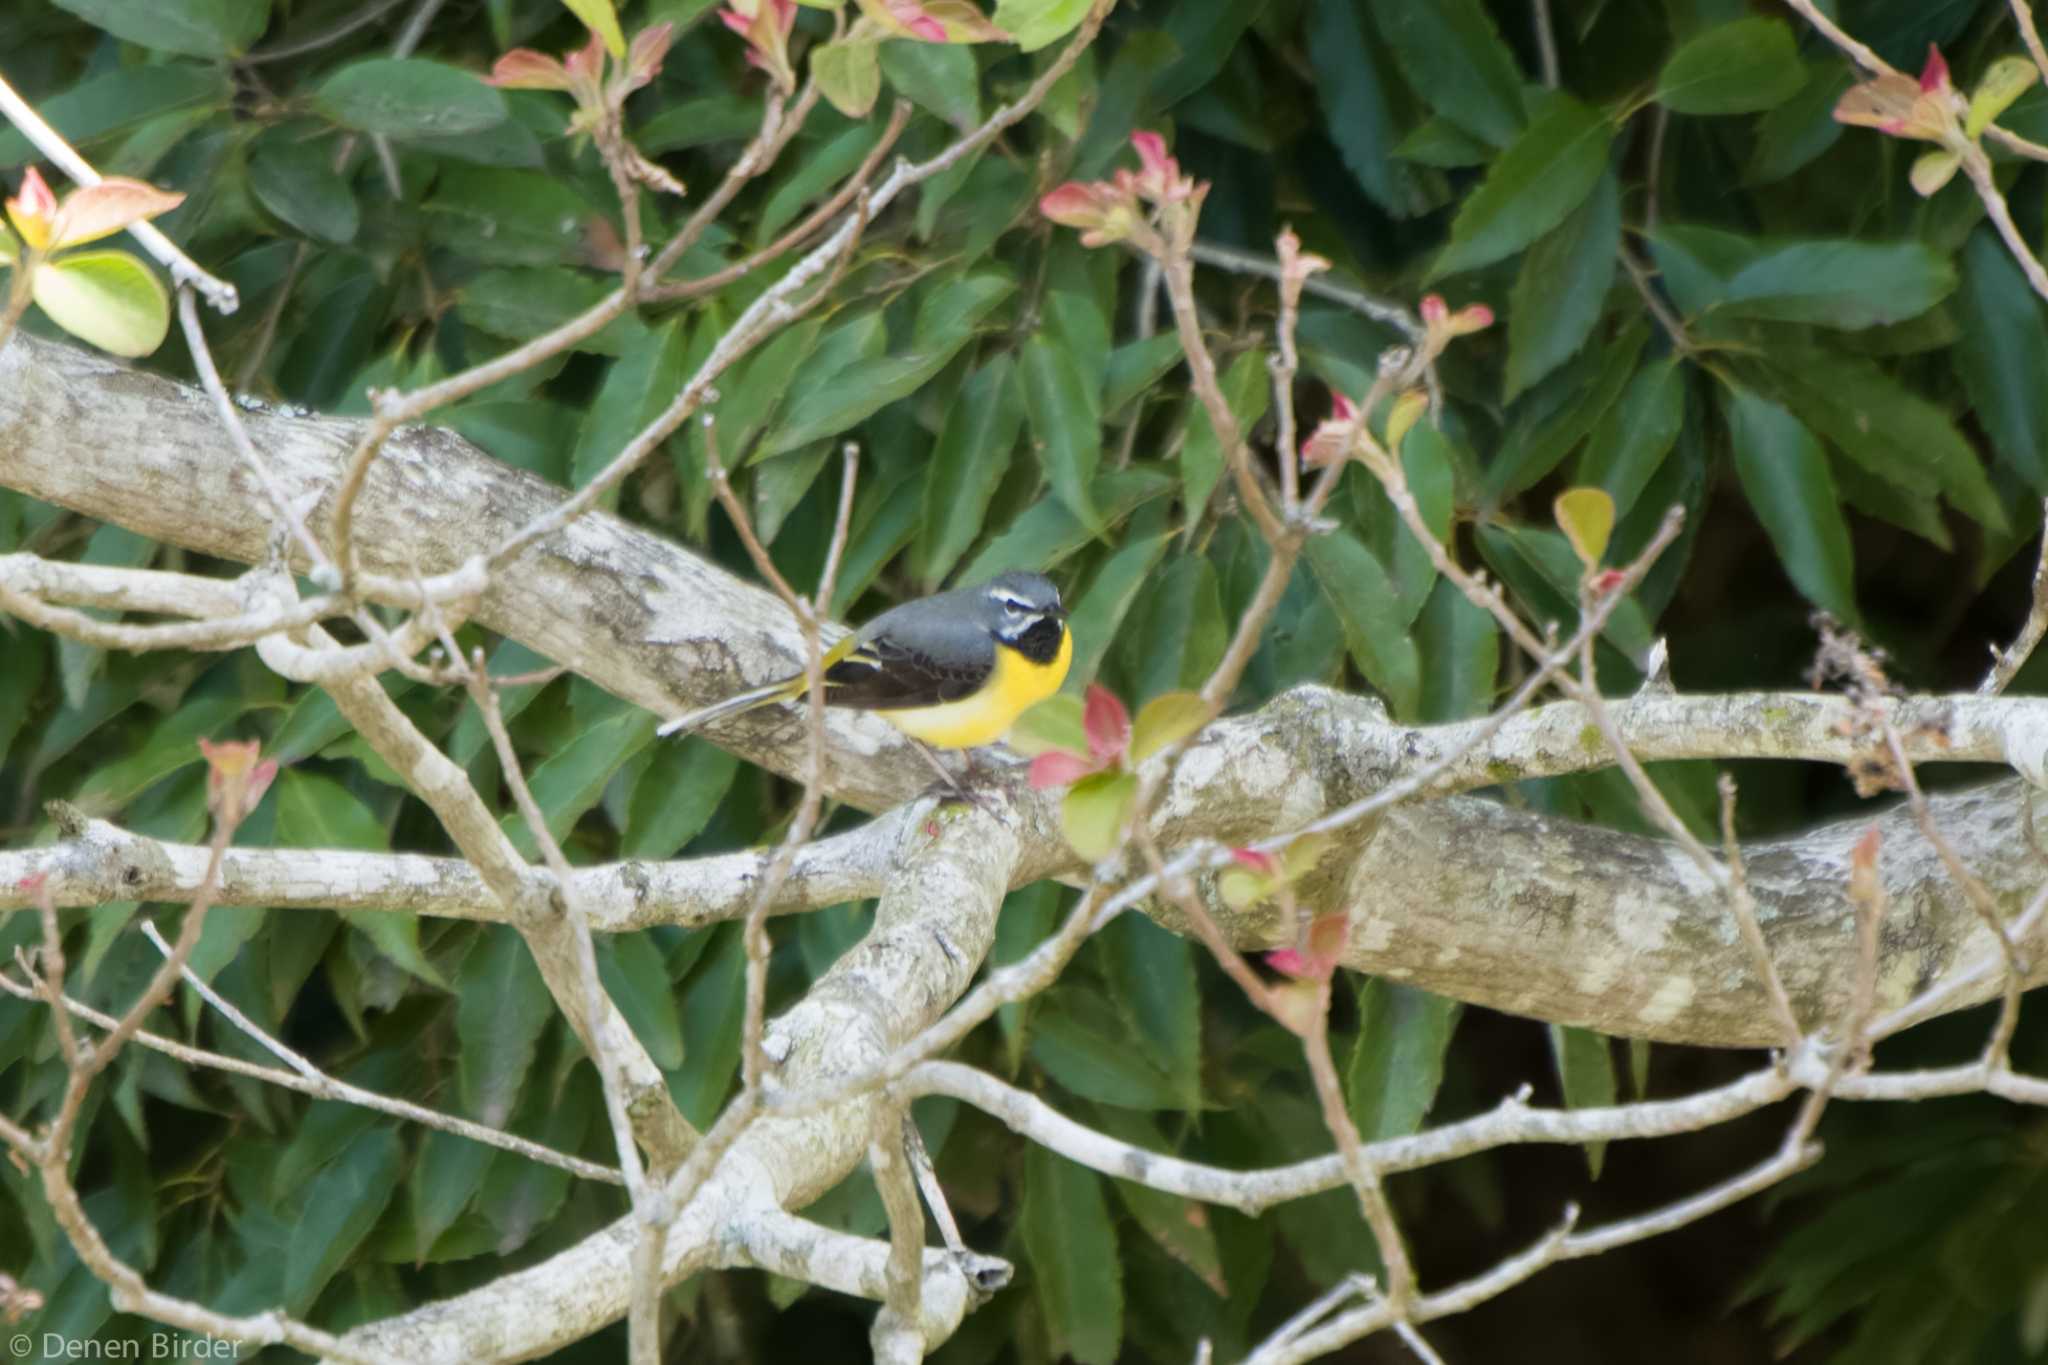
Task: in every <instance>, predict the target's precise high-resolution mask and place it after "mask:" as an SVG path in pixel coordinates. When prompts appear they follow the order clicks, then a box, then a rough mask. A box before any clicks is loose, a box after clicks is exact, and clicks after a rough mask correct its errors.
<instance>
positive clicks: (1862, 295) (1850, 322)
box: [1650, 225, 1956, 331]
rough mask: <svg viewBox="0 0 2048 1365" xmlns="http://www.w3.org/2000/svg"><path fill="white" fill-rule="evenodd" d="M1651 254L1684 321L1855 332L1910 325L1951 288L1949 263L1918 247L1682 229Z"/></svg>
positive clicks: (1655, 242)
mask: <svg viewBox="0 0 2048 1365" xmlns="http://www.w3.org/2000/svg"><path fill="white" fill-rule="evenodd" d="M1650 249H1651V251H1652V253H1653V254H1654V255H1655V256H1656V258H1657V264H1658V267H1659V268H1660V269H1661V270H1663V271H1664V272H1665V274H1666V279H1667V283H1668V284H1669V286H1670V287H1671V290H1672V294H1673V297H1674V298H1676V299H1677V300H1678V302H1679V305H1680V307H1682V308H1683V309H1684V310H1685V312H1686V314H1687V315H1688V316H1689V317H1700V316H1704V315H1709V314H1710V315H1712V316H1714V317H1731V318H1757V319H1761V320H1763V321H1767V322H1803V323H1813V324H1816V325H1818V326H1822V327H1835V328H1840V329H1843V330H1849V331H1853V330H1859V329H1861V328H1865V327H1877V326H1882V325H1885V324H1888V323H1893V322H1899V321H1902V320H1904V319H1906V318H1911V317H1917V316H1919V315H1920V314H1921V313H1924V312H1926V311H1927V310H1928V309H1929V308H1932V307H1933V306H1934V305H1935V304H1937V303H1939V302H1941V300H1942V299H1944V298H1946V297H1948V295H1949V294H1950V292H1952V291H1953V290H1954V289H1955V287H1956V274H1955V268H1954V267H1953V266H1952V265H1950V263H1949V261H1948V258H1947V257H1946V256H1945V255H1943V254H1942V253H1941V252H1938V251H1936V250H1934V249H1933V248H1931V247H1928V246H1923V245H1921V244H1920V243H1918V242H1856V241H1849V240H1847V239H1841V238H1821V239H1818V240H1806V241H1765V240H1761V239H1757V238H1750V237H1742V236H1738V235H1736V234H1734V233H1729V232H1722V231H1720V230H1718V229H1714V228H1700V227H1687V226H1682V225H1680V226H1671V227H1666V228H1663V229H1661V230H1660V231H1658V232H1657V233H1656V234H1655V235H1653V236H1652V237H1651V239H1650Z"/></svg>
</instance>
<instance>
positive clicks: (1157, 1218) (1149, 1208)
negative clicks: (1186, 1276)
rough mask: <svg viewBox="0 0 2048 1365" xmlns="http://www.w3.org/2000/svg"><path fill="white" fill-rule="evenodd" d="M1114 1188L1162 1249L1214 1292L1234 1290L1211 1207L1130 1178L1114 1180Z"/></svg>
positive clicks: (1133, 1215)
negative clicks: (1218, 1243)
mask: <svg viewBox="0 0 2048 1365" xmlns="http://www.w3.org/2000/svg"><path fill="white" fill-rule="evenodd" d="M1111 1188H1112V1189H1114V1190H1115V1191H1116V1193H1117V1198H1119V1199H1120V1200H1122V1201H1123V1206H1124V1208H1125V1209H1126V1210H1128V1211H1129V1212H1130V1215H1131V1217H1132V1218H1133V1219H1135V1220H1136V1221H1137V1224H1138V1226H1139V1227H1141V1228H1143V1229H1145V1235H1146V1236H1148V1237H1150V1238H1151V1239H1152V1240H1153V1241H1155V1242H1157V1243H1158V1244H1159V1247H1160V1249H1161V1250H1162V1251H1164V1252H1165V1253H1166V1254H1167V1255H1169V1256H1171V1257H1173V1259H1174V1260H1176V1261H1179V1262H1180V1263H1181V1264H1182V1265H1184V1266H1186V1267H1187V1268H1188V1269H1189V1270H1191V1271H1193V1272H1194V1273H1195V1278H1197V1279H1199V1280H1200V1281H1201V1282H1202V1283H1203V1284H1206V1285H1208V1286H1209V1288H1210V1290H1211V1291H1212V1292H1214V1293H1216V1294H1218V1295H1225V1294H1228V1293H1229V1292H1230V1285H1229V1283H1228V1281H1226V1280H1225V1279H1224V1276H1223V1257H1222V1254H1221V1252H1219V1251H1218V1249H1217V1246H1216V1231H1215V1229H1214V1228H1212V1227H1211V1226H1210V1225H1209V1219H1210V1214H1209V1210H1208V1209H1207V1207H1205V1206H1204V1205H1202V1204H1199V1203H1197V1202H1195V1201H1194V1200H1192V1199H1184V1198H1182V1197H1181V1196H1180V1195H1177V1194H1168V1193H1167V1192H1166V1191H1164V1190H1155V1189H1153V1188H1151V1187H1150V1186H1149V1185H1140V1184H1137V1183H1135V1182H1134V1181H1129V1180H1118V1181H1114V1182H1112V1184H1111Z"/></svg>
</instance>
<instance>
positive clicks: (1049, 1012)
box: [1031, 997, 1182, 1110]
mask: <svg viewBox="0 0 2048 1365" xmlns="http://www.w3.org/2000/svg"><path fill="white" fill-rule="evenodd" d="M1130 1031H1131V1019H1130V1017H1129V1015H1128V1014H1125V1013H1121V1012H1119V1011H1118V1010H1117V1009H1116V1007H1115V1006H1113V1005H1111V1004H1110V1003H1109V1001H1108V1000H1106V999H1103V998H1099V997H1089V998H1085V999H1076V998H1072V997H1069V998H1067V999H1064V1000H1056V1001H1052V1002H1049V1003H1048V1004H1047V1005H1046V1006H1045V1007H1044V1008H1042V1009H1040V1010H1039V1011H1038V1012H1037V1013H1036V1014H1035V1015H1034V1016H1033V1020H1032V1025H1031V1057H1032V1060H1033V1061H1035V1062H1037V1063H1038V1065H1039V1066H1041V1067H1043V1068H1044V1069H1045V1073H1046V1075H1048V1076H1050V1077H1052V1079H1053V1080H1054V1081H1056V1082H1058V1083H1059V1085H1060V1086H1061V1087H1062V1088H1064V1089H1066V1090H1069V1091H1071V1092H1073V1093H1074V1094H1076V1095H1079V1096H1081V1097H1082V1098H1083V1099H1089V1100H1094V1101H1095V1102H1097V1103H1098V1104H1105V1105H1113V1106H1115V1107H1116V1108H1119V1109H1142V1110H1161V1109H1179V1108H1181V1107H1182V1090H1181V1089H1177V1088H1176V1087H1175V1086H1174V1084H1173V1082H1172V1081H1171V1080H1170V1079H1169V1078H1168V1076H1167V1071H1166V1064H1165V1062H1164V1061H1163V1060H1162V1059H1161V1058H1159V1057H1157V1056H1154V1055H1153V1054H1152V1053H1151V1052H1150V1051H1149V1050H1144V1049H1139V1048H1134V1047H1132V1046H1131V1042H1130Z"/></svg>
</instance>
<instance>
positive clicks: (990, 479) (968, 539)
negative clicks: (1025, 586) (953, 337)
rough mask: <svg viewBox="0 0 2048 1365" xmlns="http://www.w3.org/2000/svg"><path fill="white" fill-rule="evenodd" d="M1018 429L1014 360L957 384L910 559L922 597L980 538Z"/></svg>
mask: <svg viewBox="0 0 2048 1365" xmlns="http://www.w3.org/2000/svg"><path fill="white" fill-rule="evenodd" d="M1023 427H1024V396H1023V393H1022V391H1021V390H1020V389H1019V388H1018V386H1017V381H1016V366H1015V362H1013V361H1012V360H1011V358H1010V356H1009V355H1008V354H1007V353H1004V354H1001V355H998V356H996V357H995V359H993V360H991V361H990V362H989V363H988V364H987V365H985V366H983V367H982V368H981V369H979V370H977V371H975V372H974V374H973V375H971V376H970V377H969V378H968V380H967V383H966V384H965V385H964V386H962V388H961V390H960V396H959V398H958V399H956V400H955V401H954V403H953V405H952V407H951V408H949V409H948V410H947V412H946V425H945V426H944V427H943V428H942V429H941V430H940V432H939V442H938V445H937V447H936V448H935V449H934V450H933V452H932V464H931V476H930V477H929V478H928V479H926V481H925V488H924V516H923V517H922V519H921V520H920V521H919V523H918V530H917V550H916V554H915V556H914V559H915V562H916V564H917V565H918V570H917V576H918V579H919V581H920V582H921V583H923V585H924V587H925V590H926V591H928V592H929V591H932V590H934V589H936V588H937V587H938V586H939V584H940V583H942V582H944V581H945V578H946V575H947V574H949V573H951V572H952V571H953V567H954V566H955V565H956V564H958V563H959V562H960V558H961V556H962V555H964V554H966V553H967V550H968V547H970V546H971V545H973V544H974V541H975V538H976V537H978V536H979V535H980V534H981V530H982V523H983V521H984V520H986V518H987V516H988V505H989V500H990V499H992V498H993V497H995V493H996V489H997V487H998V486H1000V485H1001V483H1002V481H1003V475H1004V474H1006V473H1007V472H1009V468H1010V459H1011V456H1012V455H1013V454H1014V453H1015V451H1016V447H1017V433H1018V432H1019V431H1021V430H1022V429H1023Z"/></svg>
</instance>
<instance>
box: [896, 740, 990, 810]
mask: <svg viewBox="0 0 2048 1365" xmlns="http://www.w3.org/2000/svg"><path fill="white" fill-rule="evenodd" d="M910 742H911V744H912V745H913V746H914V747H915V748H916V749H917V751H918V752H919V753H921V754H923V755H924V761H925V762H927V763H929V764H931V765H932V771H933V772H935V773H937V774H938V775H939V780H938V782H935V783H933V784H932V785H931V786H929V787H927V788H926V789H925V792H924V794H925V795H926V796H940V795H945V796H951V797H953V798H954V799H956V800H959V801H964V802H966V803H967V804H968V805H970V806H979V807H980V808H981V809H982V810H985V811H986V810H988V809H989V804H988V802H987V801H985V800H984V799H982V797H981V796H980V794H979V793H977V792H975V791H973V790H971V789H970V788H969V787H968V786H967V784H966V783H964V782H962V781H961V780H960V779H959V778H958V777H956V776H954V775H953V774H952V773H950V772H948V771H947V770H946V765H945V764H944V763H942V762H940V761H939V756H938V754H937V752H936V751H934V750H933V748H932V747H931V745H929V744H926V743H925V742H924V741H923V740H921V739H913V740H911V741H910ZM970 752H971V751H970ZM967 766H968V772H969V774H970V775H971V774H972V773H973V769H974V760H973V759H972V758H969V759H968V761H967ZM942 788H943V789H942Z"/></svg>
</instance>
